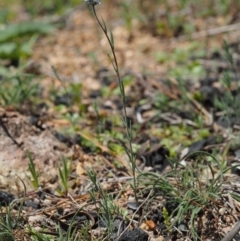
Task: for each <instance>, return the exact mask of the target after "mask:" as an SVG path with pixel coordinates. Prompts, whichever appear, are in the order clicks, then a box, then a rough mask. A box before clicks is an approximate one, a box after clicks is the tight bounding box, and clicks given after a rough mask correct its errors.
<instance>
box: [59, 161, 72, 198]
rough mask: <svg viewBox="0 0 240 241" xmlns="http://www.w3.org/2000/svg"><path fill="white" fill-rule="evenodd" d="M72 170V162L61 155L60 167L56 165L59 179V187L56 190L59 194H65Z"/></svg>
mask: <svg viewBox="0 0 240 241" xmlns="http://www.w3.org/2000/svg"><path fill="white" fill-rule="evenodd" d="M71 171H72V162H71V161H69V160H68V159H67V158H66V157H62V167H60V166H59V167H58V175H59V179H60V188H59V189H58V192H59V193H60V194H61V195H64V196H67V194H68V190H69V184H68V180H69V175H70V174H71Z"/></svg>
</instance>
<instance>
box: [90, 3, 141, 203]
mask: <svg viewBox="0 0 240 241" xmlns="http://www.w3.org/2000/svg"><path fill="white" fill-rule="evenodd" d="M93 13H94V16H95V17H96V19H97V22H98V24H99V25H100V27H101V29H102V31H103V33H104V35H105V36H106V38H107V41H108V43H109V45H110V48H111V51H112V55H113V60H111V61H112V63H114V64H113V68H114V70H115V72H116V74H117V79H118V84H119V88H120V92H121V97H122V98H121V100H122V105H123V114H124V115H123V116H124V125H125V128H126V134H127V140H128V145H129V151H128V152H127V155H128V157H129V159H130V162H131V165H132V167H131V169H132V174H133V185H134V194H135V198H136V200H137V190H136V189H137V182H136V162H135V161H136V160H135V156H134V154H133V147H132V134H131V130H130V128H129V127H128V124H127V111H126V100H125V90H124V85H123V82H122V81H121V77H120V73H119V66H118V61H117V57H116V54H115V48H114V44H113V37H112V35H111V39H112V40H111V39H110V37H109V36H108V33H107V28H106V27H105V26H103V25H102V23H101V21H100V20H99V18H98V16H97V13H96V10H95V5H93ZM104 25H105V24H104Z"/></svg>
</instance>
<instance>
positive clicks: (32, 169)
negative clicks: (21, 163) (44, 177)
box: [27, 151, 39, 189]
mask: <svg viewBox="0 0 240 241" xmlns="http://www.w3.org/2000/svg"><path fill="white" fill-rule="evenodd" d="M27 156H28V159H29V163H28V169H29V171H30V173H31V176H32V180H30V181H31V183H32V185H33V187H34V188H36V189H37V188H39V179H38V178H39V173H37V171H36V168H35V164H34V161H33V158H32V155H31V153H30V152H28V151H27ZM28 179H30V178H28Z"/></svg>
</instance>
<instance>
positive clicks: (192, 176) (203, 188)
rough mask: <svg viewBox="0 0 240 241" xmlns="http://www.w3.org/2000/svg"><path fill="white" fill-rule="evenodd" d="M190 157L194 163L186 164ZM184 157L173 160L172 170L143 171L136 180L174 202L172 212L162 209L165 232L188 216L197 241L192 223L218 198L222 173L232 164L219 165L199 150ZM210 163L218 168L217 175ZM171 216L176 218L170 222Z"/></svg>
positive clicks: (172, 218)
mask: <svg viewBox="0 0 240 241" xmlns="http://www.w3.org/2000/svg"><path fill="white" fill-rule="evenodd" d="M190 158H193V159H194V165H190V164H188V163H187V161H188V159H190ZM185 160H186V163H185V164H180V163H177V162H176V163H175V162H173V161H172V166H173V170H172V171H169V172H168V173H166V174H164V175H162V176H159V174H156V173H148V172H144V173H140V174H139V176H138V179H139V182H140V183H141V184H143V185H144V186H145V188H146V189H149V190H151V189H153V190H155V192H156V193H159V192H160V195H162V196H164V197H165V198H166V199H168V200H174V202H176V204H177V205H176V206H177V207H176V208H175V209H174V210H173V211H172V213H166V210H163V214H164V218H165V221H164V222H165V224H166V227H167V230H168V232H170V233H171V232H172V230H174V229H173V227H174V226H175V225H177V224H179V223H180V222H181V221H183V220H186V219H187V220H189V227H190V231H191V235H192V238H193V239H194V240H198V239H199V233H198V231H197V229H196V227H195V224H194V223H195V220H196V217H197V215H198V214H199V213H200V212H201V211H202V210H204V208H206V207H207V205H209V203H210V202H212V201H213V200H214V199H217V198H220V196H221V192H222V190H221V187H222V184H223V175H224V173H226V172H227V171H229V170H230V169H231V167H228V168H227V167H225V168H222V164H221V163H220V162H219V161H218V160H217V159H216V158H215V157H214V156H213V155H211V154H209V153H207V152H202V151H200V152H195V153H193V154H190V155H189V156H187V157H186V158H185ZM213 166H214V167H216V168H217V169H218V170H219V173H217V174H216V175H215V174H214V171H213V168H212V167H213ZM170 180H172V181H170ZM233 196H234V195H233ZM169 216H170V217H169ZM170 219H171V220H175V221H173V222H172V223H170Z"/></svg>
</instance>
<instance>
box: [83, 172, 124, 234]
mask: <svg viewBox="0 0 240 241" xmlns="http://www.w3.org/2000/svg"><path fill="white" fill-rule="evenodd" d="M87 175H88V177H89V178H90V180H91V182H92V184H93V188H92V190H91V191H90V192H89V194H90V196H91V199H92V201H93V202H94V203H95V204H96V205H97V203H98V202H99V198H100V209H99V215H100V218H101V220H102V221H103V223H104V224H105V226H106V228H107V236H106V237H105V238H110V236H111V235H112V232H113V228H114V227H113V223H114V220H115V218H116V217H117V216H119V215H121V214H122V215H123V216H124V217H126V215H127V214H126V212H125V211H124V210H121V209H120V208H119V206H118V205H117V204H116V202H115V201H114V199H113V197H112V196H111V195H109V194H107V193H106V192H105V191H104V190H103V188H102V186H101V184H100V183H99V181H98V180H97V175H96V172H95V171H94V170H88V172H87ZM97 194H98V196H97Z"/></svg>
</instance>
